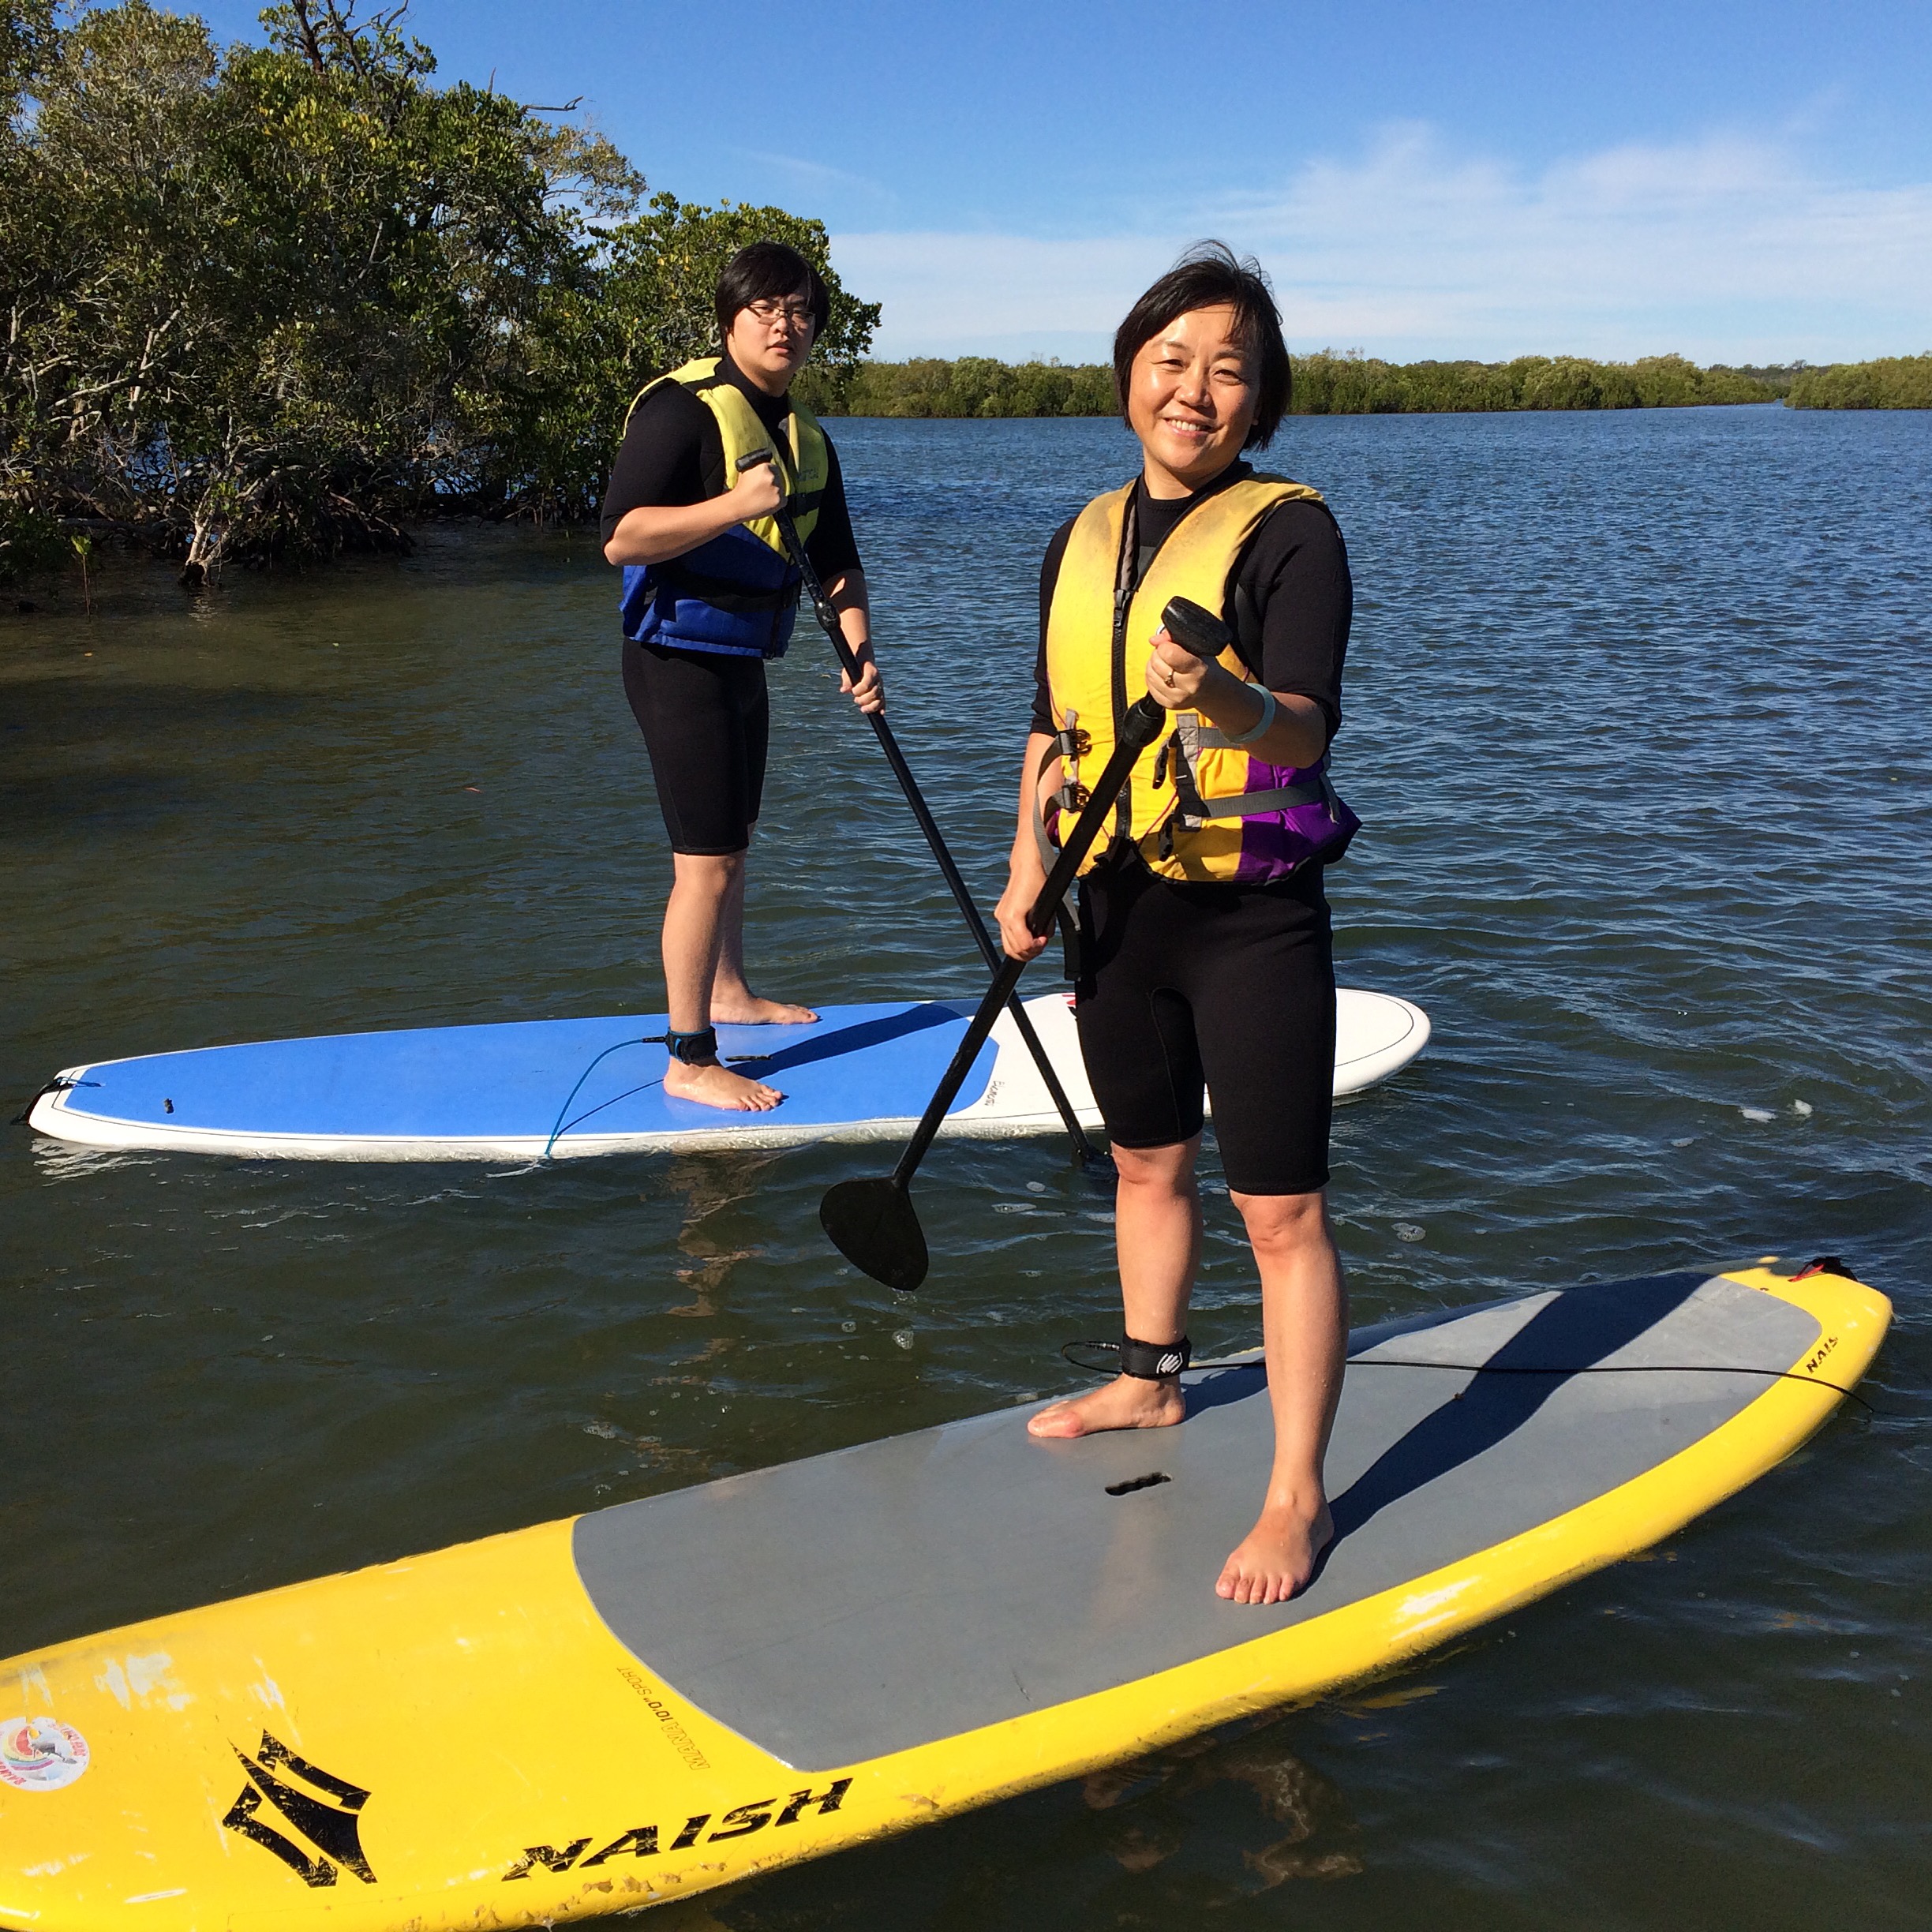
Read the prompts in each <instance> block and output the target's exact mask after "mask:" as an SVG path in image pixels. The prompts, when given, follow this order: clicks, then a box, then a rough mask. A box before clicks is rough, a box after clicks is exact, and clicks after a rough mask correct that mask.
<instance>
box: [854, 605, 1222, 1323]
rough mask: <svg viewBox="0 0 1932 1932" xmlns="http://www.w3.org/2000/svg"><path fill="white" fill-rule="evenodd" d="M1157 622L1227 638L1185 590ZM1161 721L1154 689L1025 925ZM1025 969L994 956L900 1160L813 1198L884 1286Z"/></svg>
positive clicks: (914, 1251) (905, 1255)
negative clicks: (926, 1163)
mask: <svg viewBox="0 0 1932 1932" xmlns="http://www.w3.org/2000/svg"><path fill="white" fill-rule="evenodd" d="M1161 622H1162V623H1163V624H1165V625H1166V627H1167V629H1168V630H1169V631H1170V632H1171V633H1172V634H1173V635H1174V636H1175V637H1177V638H1180V639H1181V640H1182V641H1183V642H1185V644H1186V645H1187V646H1188V648H1189V650H1192V651H1194V652H1195V653H1197V654H1198V655H1199V656H1201V657H1215V656H1217V655H1218V654H1219V653H1220V652H1221V651H1222V650H1225V649H1226V646H1227V643H1228V641H1229V633H1228V630H1227V627H1226V625H1225V624H1223V623H1222V622H1221V620H1219V618H1218V617H1215V616H1212V615H1211V614H1210V613H1209V612H1207V611H1204V610H1203V609H1202V608H1201V607H1200V605H1198V604H1194V603H1190V602H1189V600H1188V599H1187V598H1185V597H1174V598H1173V599H1172V600H1170V602H1169V604H1168V605H1167V608H1166V609H1165V610H1164V611H1163V612H1161ZM1165 726H1166V713H1165V712H1164V711H1163V710H1161V708H1160V706H1159V705H1157V704H1155V702H1154V700H1153V699H1152V698H1141V699H1140V702H1138V703H1137V704H1135V705H1133V706H1131V707H1130V708H1129V710H1128V713H1127V716H1126V717H1125V720H1124V721H1122V723H1121V730H1120V737H1119V741H1118V743H1116V745H1115V746H1114V755H1113V756H1112V757H1111V758H1109V759H1108V760H1107V762H1106V769H1105V770H1103V772H1102V773H1101V774H1100V777H1099V780H1098V781H1097V782H1096V783H1095V785H1094V788H1093V791H1092V792H1091V795H1090V796H1088V800H1087V803H1086V804H1085V805H1084V807H1082V808H1081V811H1080V817H1079V818H1077V819H1076V820H1075V821H1074V823H1073V831H1072V832H1071V833H1069V835H1068V837H1067V841H1066V843H1065V844H1064V845H1062V846H1061V848H1060V856H1059V857H1058V859H1055V860H1054V867H1053V870H1052V871H1050V872H1049V873H1048V874H1047V883H1046V884H1045V885H1044V886H1042V887H1041V888H1040V889H1039V894H1038V896H1037V897H1035V899H1034V901H1033V904H1032V908H1030V909H1029V910H1028V913H1027V922H1026V923H1027V927H1028V930H1029V931H1031V932H1032V933H1034V934H1045V933H1047V931H1048V930H1050V928H1051V927H1052V925H1053V923H1054V917H1055V916H1056V915H1057V914H1058V911H1059V908H1060V902H1061V900H1062V899H1063V898H1064V897H1065V896H1066V889H1067V888H1068V887H1069V886H1070V885H1072V884H1073V876H1074V874H1076V872H1078V871H1079V870H1080V862H1081V861H1082V860H1083V859H1084V858H1085V857H1086V856H1087V853H1088V848H1089V847H1091V845H1092V844H1093V842H1094V841H1095V838H1096V837H1098V836H1099V831H1100V827H1101V824H1102V822H1103V820H1104V819H1105V818H1106V816H1107V814H1108V813H1109V812H1110V811H1112V810H1113V809H1114V799H1116V798H1117V797H1118V796H1119V794H1120V790H1121V786H1123V785H1124V784H1126V782H1127V775H1128V773H1129V772H1130V771H1132V770H1133V765H1134V761H1135V760H1136V758H1139V757H1140V754H1141V753H1142V752H1143V751H1145V750H1146V749H1147V747H1148V746H1149V745H1151V743H1153V742H1154V740H1155V739H1156V738H1158V737H1159V736H1160V735H1161V732H1162V731H1163V729H1164V728H1165ZM1026 969H1027V962H1026V961H1025V960H1017V959H1010V958H1002V960H1001V963H1000V968H999V971H998V973H997V974H995V975H994V980H993V983H992V985H991V986H990V987H987V994H986V998H984V999H983V1000H982V1001H981V1002H979V1011H978V1012H977V1013H975V1014H974V1015H973V1019H972V1025H970V1026H969V1027H968V1028H967V1029H966V1037H965V1038H964V1039H963V1040H961V1041H960V1044H959V1050H958V1051H957V1053H955V1054H953V1063H952V1065H949V1067H948V1068H947V1069H946V1070H945V1076H944V1077H943V1078H942V1080H940V1082H939V1086H938V1091H936V1092H935V1093H934V1095H933V1097H932V1099H931V1100H930V1102H929V1103H927V1108H926V1111H925V1113H924V1114H923V1115H921V1116H920V1118H919V1125H918V1126H917V1127H916V1128H915V1129H914V1130H913V1134H912V1139H911V1140H909V1141H908V1142H907V1143H906V1150H905V1151H904V1153H903V1154H901V1155H900V1156H899V1164H898V1166H897V1167H895V1168H894V1169H893V1170H892V1172H891V1173H890V1174H888V1175H886V1176H885V1177H884V1178H882V1179H876V1180H865V1181H840V1182H839V1184H838V1185H837V1186H836V1187H833V1188H829V1189H827V1190H826V1195H825V1198H824V1199H823V1200H822V1201H820V1203H819V1204H818V1223H819V1226H822V1228H823V1229H824V1230H825V1231H826V1234H829V1236H830V1237H831V1238H832V1245H833V1246H834V1247H835V1248H837V1249H838V1251H839V1252H840V1253H841V1254H842V1255H844V1257H845V1258H846V1260H848V1261H850V1262H852V1264H854V1265H855V1266H856V1267H860V1268H863V1270H864V1271H866V1273H867V1274H868V1275H871V1277H872V1279H874V1281H879V1282H884V1283H885V1284H886V1286H887V1287H888V1288H897V1289H900V1290H912V1289H914V1288H916V1287H918V1286H919V1283H920V1282H923V1280H924V1279H926V1267H927V1257H926V1236H925V1233H924V1231H923V1230H922V1229H921V1228H920V1226H919V1215H918V1214H917V1212H916V1211H915V1210H914V1208H913V1206H912V1191H911V1190H912V1176H913V1174H914V1173H915V1171H916V1170H917V1169H918V1167H919V1163H920V1162H921V1161H922V1160H923V1159H925V1157H926V1150H927V1148H929V1147H930V1146H931V1145H932V1140H933V1136H934V1134H936V1133H938V1131H939V1123H940V1122H941V1121H942V1120H944V1119H945V1113H946V1109H947V1108H948V1107H949V1106H951V1105H952V1104H953V1096H954V1095H956V1094H957V1092H958V1091H959V1090H960V1082H961V1081H962V1080H964V1079H965V1077H966V1074H967V1070H968V1069H969V1068H970V1067H971V1066H972V1063H973V1061H974V1060H975V1058H977V1057H978V1054H979V1049H980V1048H981V1047H983V1046H984V1045H985V1044H986V1039H987V1035H988V1034H989V1033H990V1032H992V1030H993V1021H994V1017H996V1016H997V1015H998V1012H999V1009H1001V1007H1002V1006H1003V1005H1005V1003H1006V1002H1007V1001H1008V1000H1009V999H1010V998H1013V989H1014V988H1015V987H1017V986H1018V984H1019V983H1020V975H1021V974H1022V973H1023V972H1025V971H1026Z"/></svg>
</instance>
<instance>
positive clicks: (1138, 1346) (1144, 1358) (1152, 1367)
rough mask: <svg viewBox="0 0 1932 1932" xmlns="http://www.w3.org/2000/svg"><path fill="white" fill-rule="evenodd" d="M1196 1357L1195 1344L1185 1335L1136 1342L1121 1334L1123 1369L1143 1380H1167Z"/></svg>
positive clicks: (1124, 1372)
mask: <svg viewBox="0 0 1932 1932" xmlns="http://www.w3.org/2000/svg"><path fill="white" fill-rule="evenodd" d="M1193 1359H1194V1349H1193V1344H1192V1343H1191V1342H1189V1340H1188V1339H1187V1337H1186V1336H1185V1335H1183V1336H1182V1337H1181V1339H1180V1340H1179V1341H1178V1342H1136V1340H1135V1339H1133V1336H1132V1335H1122V1336H1121V1344H1120V1370H1121V1374H1122V1375H1129V1376H1136V1377H1137V1378H1138V1379H1139V1380H1141V1381H1143V1382H1167V1381H1171V1380H1174V1377H1175V1376H1178V1375H1179V1374H1180V1372H1181V1370H1182V1369H1183V1368H1185V1367H1186V1366H1187V1365H1188V1364H1189V1362H1190V1361H1193Z"/></svg>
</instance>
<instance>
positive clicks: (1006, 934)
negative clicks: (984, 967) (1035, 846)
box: [993, 857, 1047, 960]
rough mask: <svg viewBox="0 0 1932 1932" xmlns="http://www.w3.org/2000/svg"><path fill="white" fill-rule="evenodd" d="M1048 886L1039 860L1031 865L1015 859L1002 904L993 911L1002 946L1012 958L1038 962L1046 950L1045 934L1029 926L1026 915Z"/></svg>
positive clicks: (1001, 896)
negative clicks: (1042, 888)
mask: <svg viewBox="0 0 1932 1932" xmlns="http://www.w3.org/2000/svg"><path fill="white" fill-rule="evenodd" d="M1046 883H1047V874H1046V871H1045V869H1044V868H1043V867H1042V866H1041V865H1040V863H1039V859H1037V857H1036V858H1035V859H1034V862H1033V863H1032V865H1031V866H1027V865H1024V864H1023V863H1020V861H1019V860H1018V859H1015V861H1014V863H1013V865H1012V867H1010V868H1009V874H1008V877H1007V880H1006V889H1005V891H1004V892H1003V893H1001V894H1000V902H999V904H998V905H997V906H996V907H994V912H993V916H994V918H995V919H998V921H999V934H1000V944H1001V945H1002V947H1003V948H1004V949H1005V953H1006V957H1008V958H1009V959H1017V960H1032V959H1038V958H1039V956H1040V955H1041V953H1044V952H1045V951H1046V950H1047V935H1044V934H1040V933H1036V932H1035V931H1034V930H1033V929H1032V927H1030V926H1029V925H1028V923H1027V915H1028V913H1029V912H1032V910H1033V901H1034V900H1035V899H1037V898H1038V897H1039V892H1040V888H1041V887H1042V886H1044V885H1045V884H1046Z"/></svg>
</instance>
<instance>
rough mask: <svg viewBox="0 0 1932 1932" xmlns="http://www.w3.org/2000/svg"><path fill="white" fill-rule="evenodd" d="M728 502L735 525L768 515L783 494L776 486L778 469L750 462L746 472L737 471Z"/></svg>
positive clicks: (766, 464) (770, 464)
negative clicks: (750, 464)
mask: <svg viewBox="0 0 1932 1932" xmlns="http://www.w3.org/2000/svg"><path fill="white" fill-rule="evenodd" d="M728 500H729V501H730V504H731V507H732V518H733V519H734V520H735V521H736V522H739V523H752V522H756V521H757V520H758V518H760V517H768V516H770V515H773V513H774V512H775V511H777V507H778V506H779V505H780V504H781V503H783V502H784V490H783V489H781V488H780V487H779V483H778V466H777V464H776V463H775V462H762V463H754V464H753V465H752V466H751V468H750V469H749V470H740V471H739V473H738V480H737V481H736V482H735V483H734V484H732V486H731V491H730V494H729V499H728Z"/></svg>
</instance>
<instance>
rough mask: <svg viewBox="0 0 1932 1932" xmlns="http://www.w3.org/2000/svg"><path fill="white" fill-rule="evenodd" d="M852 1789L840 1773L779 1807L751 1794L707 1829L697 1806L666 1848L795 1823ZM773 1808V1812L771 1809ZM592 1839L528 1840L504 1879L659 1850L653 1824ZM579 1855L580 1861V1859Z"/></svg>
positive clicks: (825, 1812) (835, 1804)
mask: <svg viewBox="0 0 1932 1932" xmlns="http://www.w3.org/2000/svg"><path fill="white" fill-rule="evenodd" d="M851 1789H852V1780H851V1779H850V1778H840V1779H838V1780H837V1781H836V1782H834V1783H833V1784H830V1785H829V1786H828V1787H827V1788H826V1789H825V1790H824V1791H822V1792H814V1791H810V1790H807V1791H796V1792H792V1795H790V1797H788V1798H787V1799H785V1800H784V1806H783V1808H782V1809H781V1808H780V1804H779V1801H778V1799H776V1798H754V1799H752V1800H751V1803H749V1804H741V1805H734V1806H733V1807H732V1809H731V1810H728V1811H727V1812H726V1813H725V1814H724V1815H723V1816H722V1817H721V1818H719V1819H718V1820H717V1829H714V1830H711V1831H707V1830H706V1829H705V1827H706V1825H710V1823H711V1822H712V1815H713V1814H711V1813H710V1812H709V1811H700V1812H698V1814H697V1815H696V1816H695V1817H694V1818H687V1819H686V1820H685V1821H684V1825H683V1829H682V1830H681V1831H680V1832H679V1833H678V1835H677V1836H676V1837H675V1838H673V1839H672V1840H671V1843H670V1845H669V1847H668V1849H669V1850H671V1851H673V1852H687V1851H689V1850H690V1849H691V1847H692V1846H693V1845H695V1844H697V1843H698V1840H700V1839H701V1838H702V1840H703V1841H704V1842H705V1844H717V1843H718V1842H719V1841H720V1840H721V1839H725V1838H745V1837H750V1835H751V1833H753V1832H754V1831H762V1830H763V1829H765V1827H766V1825H771V1826H772V1828H773V1830H776V1829H777V1828H778V1826H779V1825H796V1823H797V1822H799V1819H800V1818H803V1816H804V1814H806V1812H807V1811H808V1810H811V1809H812V1807H814V1806H816V1807H818V1814H819V1816H820V1817H822V1818H824V1817H826V1816H829V1814H831V1813H833V1812H834V1811H836V1810H837V1809H838V1808H839V1807H840V1805H841V1803H843V1802H844V1797H845V1794H846V1793H847V1792H848V1791H850V1790H851ZM774 1812H776V1813H777V1817H776V1818H773V1813H774ZM589 1848H590V1839H589V1838H588V1837H582V1838H578V1839H576V1840H573V1841H572V1842H571V1844H567V1845H565V1846H564V1847H563V1848H562V1849H561V1850H560V1849H559V1848H557V1847H556V1846H555V1845H547V1844H541V1845H526V1846H525V1847H524V1848H523V1855H522V1857H521V1858H520V1859H518V1860H517V1862H516V1863H515V1864H514V1865H512V1866H511V1867H510V1869H509V1870H507V1872H505V1873H504V1883H505V1884H506V1885H507V1884H508V1883H509V1881H511V1879H512V1878H528V1877H529V1876H530V1874H531V1873H532V1872H533V1871H534V1870H536V1869H537V1866H539V1865H541V1866H543V1867H544V1868H545V1870H549V1871H553V1872H565V1871H569V1870H571V1868H572V1867H573V1866H574V1867H575V1869H576V1870H578V1871H588V1870H590V1867H591V1866H593V1865H601V1864H602V1863H604V1862H605V1860H606V1859H613V1858H652V1857H654V1856H655V1855H657V1849H658V1845H657V1826H656V1825H632V1826H631V1829H630V1830H628V1831H627V1832H620V1833H618V1835H617V1836H616V1837H615V1838H613V1839H612V1840H611V1841H610V1843H609V1844H607V1845H605V1847H604V1848H603V1849H602V1850H601V1852H591V1853H590V1856H589V1857H588V1858H585V1857H584V1853H585V1852H586V1851H587V1850H589ZM580 1860H581V1861H582V1862H581V1863H579V1861H580Z"/></svg>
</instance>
